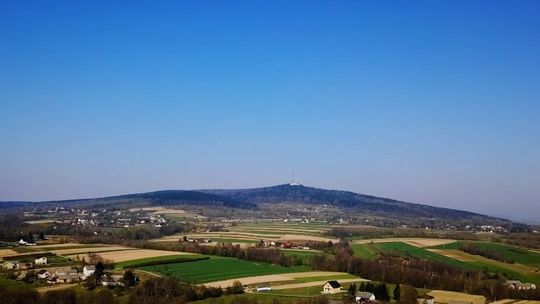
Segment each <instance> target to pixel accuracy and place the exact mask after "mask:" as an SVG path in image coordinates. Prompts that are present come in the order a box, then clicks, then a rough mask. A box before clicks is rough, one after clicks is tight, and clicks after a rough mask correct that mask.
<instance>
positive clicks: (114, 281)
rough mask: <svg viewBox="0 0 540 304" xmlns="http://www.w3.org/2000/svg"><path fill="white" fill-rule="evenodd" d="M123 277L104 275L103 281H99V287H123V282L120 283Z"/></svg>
mask: <svg viewBox="0 0 540 304" xmlns="http://www.w3.org/2000/svg"><path fill="white" fill-rule="evenodd" d="M122 280H123V276H122V275H114V274H113V275H104V276H103V279H102V281H101V285H103V286H111V287H112V286H124V282H122Z"/></svg>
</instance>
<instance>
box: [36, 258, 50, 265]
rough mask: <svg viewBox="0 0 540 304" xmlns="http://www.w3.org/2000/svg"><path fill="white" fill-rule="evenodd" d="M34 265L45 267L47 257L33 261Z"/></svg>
mask: <svg viewBox="0 0 540 304" xmlns="http://www.w3.org/2000/svg"><path fill="white" fill-rule="evenodd" d="M34 263H35V264H36V265H47V257H40V258H37V259H35V260H34Z"/></svg>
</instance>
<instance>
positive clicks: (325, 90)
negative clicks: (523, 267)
mask: <svg viewBox="0 0 540 304" xmlns="http://www.w3.org/2000/svg"><path fill="white" fill-rule="evenodd" d="M155 2H157V1H125V2H122V1H113V3H111V1H86V2H82V1H76V2H74V1H34V2H32V1H10V2H8V3H4V4H3V8H2V10H0V34H1V37H2V39H0V200H48V199H65V198H74V197H93V196H102V195H112V194H121V193H130V192H141V191H150V190H157V189H194V188H233V187H255V186H265V185H274V184H280V183H284V182H287V181H288V180H289V179H290V175H291V171H292V170H295V172H296V176H297V178H298V180H299V181H300V182H302V183H303V184H306V185H312V186H318V187H324V188H333V189H346V190H352V191H356V192H360V193H366V194H373V195H381V196H385V197H392V198H397V199H402V200H407V201H413V202H419V203H427V204H432V205H437V206H446V207H452V208H459V209H466V210H472V211H478V212H484V213H489V214H495V215H501V216H507V217H512V218H516V219H526V220H534V219H536V218H537V216H538V213H537V212H533V213H531V210H533V209H537V208H538V206H539V205H540V187H538V185H539V184H540V153H539V150H540V135H539V134H540V120H539V117H540V104H539V103H540V100H539V97H540V35H538V32H539V30H540V18H538V16H539V15H540V4H539V3H538V2H537V1H159V3H155Z"/></svg>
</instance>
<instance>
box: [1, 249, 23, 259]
mask: <svg viewBox="0 0 540 304" xmlns="http://www.w3.org/2000/svg"><path fill="white" fill-rule="evenodd" d="M17 254H19V253H18V252H17V251H15V250H13V249H0V259H1V258H3V257H7V256H12V255H17Z"/></svg>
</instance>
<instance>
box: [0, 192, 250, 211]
mask: <svg viewBox="0 0 540 304" xmlns="http://www.w3.org/2000/svg"><path fill="white" fill-rule="evenodd" d="M131 204H139V205H156V206H166V205H200V206H215V207H228V208H244V209H253V208H257V205H256V204H252V203H248V202H244V201H239V200H236V199H234V198H230V197H224V196H220V195H217V194H212V193H204V192H198V191H189V190H165V191H155V192H147V193H136V194H126V195H119V196H110V197H100V198H87V199H72V200H61V201H44V202H1V203H0V206H3V208H2V207H0V209H7V208H13V209H15V208H16V209H18V208H21V207H36V206H48V205H56V206H66V205H72V206H76V205H79V206H95V205H99V206H107V205H115V206H120V205H131Z"/></svg>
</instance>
